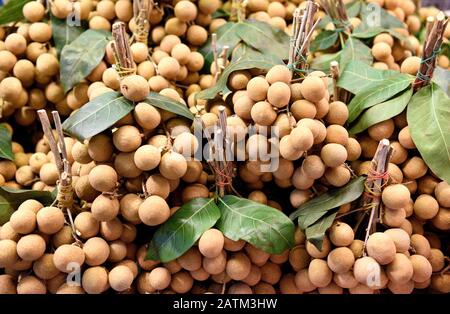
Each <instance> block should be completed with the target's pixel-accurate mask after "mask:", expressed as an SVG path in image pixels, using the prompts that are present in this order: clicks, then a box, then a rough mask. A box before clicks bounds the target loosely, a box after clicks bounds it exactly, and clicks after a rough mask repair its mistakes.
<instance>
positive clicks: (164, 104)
mask: <svg viewBox="0 0 450 314" xmlns="http://www.w3.org/2000/svg"><path fill="white" fill-rule="evenodd" d="M144 101H145V102H147V103H149V104H151V105H152V106H155V107H157V108H160V109H164V110H166V111H169V112H172V113H175V114H177V115H180V116H183V117H185V118H188V119H190V120H194V115H193V114H192V112H191V111H190V110H189V109H188V107H186V106H185V105H184V104H182V103H180V102H178V101H175V100H173V99H171V98H169V97H166V96H163V95H160V94H158V93H155V92H150V93H149V94H148V96H147V97H146V98H145V100H144Z"/></svg>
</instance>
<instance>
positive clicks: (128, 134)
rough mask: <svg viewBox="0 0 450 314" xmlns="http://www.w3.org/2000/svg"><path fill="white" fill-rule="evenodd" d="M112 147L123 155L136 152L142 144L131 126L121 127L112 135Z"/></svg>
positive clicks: (138, 135) (137, 131)
mask: <svg viewBox="0 0 450 314" xmlns="http://www.w3.org/2000/svg"><path fill="white" fill-rule="evenodd" d="M113 143H114V146H115V147H116V148H117V149H118V150H120V151H121V152H124V153H129V152H132V151H134V150H136V149H137V148H138V147H139V146H140V145H141V143H142V138H141V134H140V132H139V130H138V129H137V128H136V127H134V126H132V125H124V126H121V127H120V128H119V129H117V130H116V131H115V132H114V133H113Z"/></svg>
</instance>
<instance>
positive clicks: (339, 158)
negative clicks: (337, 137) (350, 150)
mask: <svg viewBox="0 0 450 314" xmlns="http://www.w3.org/2000/svg"><path fill="white" fill-rule="evenodd" d="M347 156H348V155H347V150H346V149H345V147H344V146H342V145H340V144H336V143H330V144H326V145H325V146H323V147H322V150H321V152H320V157H321V158H322V160H323V162H324V163H325V165H327V166H328V167H338V166H340V165H342V164H343V163H344V162H345V161H346V160H347Z"/></svg>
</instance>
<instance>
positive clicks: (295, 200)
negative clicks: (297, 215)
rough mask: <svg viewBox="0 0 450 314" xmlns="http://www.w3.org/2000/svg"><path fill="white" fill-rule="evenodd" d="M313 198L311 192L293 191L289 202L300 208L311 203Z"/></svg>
mask: <svg viewBox="0 0 450 314" xmlns="http://www.w3.org/2000/svg"><path fill="white" fill-rule="evenodd" d="M310 198H311V193H310V192H309V191H302V190H293V191H292V192H291V194H290V195H289V201H290V202H291V205H292V207H295V208H297V207H299V206H301V205H303V204H304V203H306V202H307V201H309V200H310Z"/></svg>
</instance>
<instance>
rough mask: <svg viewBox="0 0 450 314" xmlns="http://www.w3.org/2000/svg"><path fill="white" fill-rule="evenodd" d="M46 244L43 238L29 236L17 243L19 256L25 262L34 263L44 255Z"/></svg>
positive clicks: (33, 235) (34, 235)
mask: <svg viewBox="0 0 450 314" xmlns="http://www.w3.org/2000/svg"><path fill="white" fill-rule="evenodd" d="M45 248H46V243H45V240H44V238H43V237H41V236H40V235H37V234H29V235H26V236H23V237H22V238H20V240H19V241H18V242H17V255H19V257H20V258H21V259H23V260H24V261H28V262H32V261H35V260H37V259H39V258H40V257H41V256H42V255H44V252H45Z"/></svg>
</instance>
